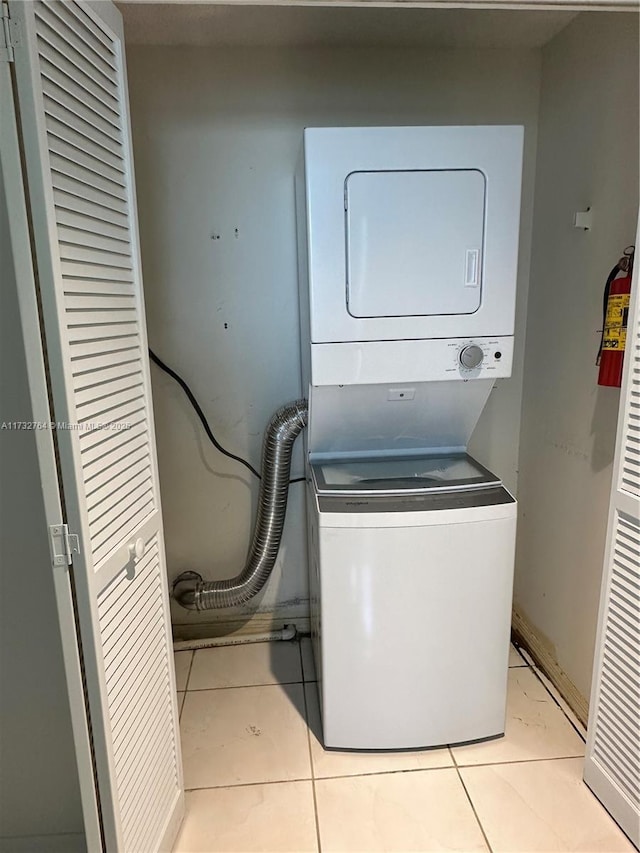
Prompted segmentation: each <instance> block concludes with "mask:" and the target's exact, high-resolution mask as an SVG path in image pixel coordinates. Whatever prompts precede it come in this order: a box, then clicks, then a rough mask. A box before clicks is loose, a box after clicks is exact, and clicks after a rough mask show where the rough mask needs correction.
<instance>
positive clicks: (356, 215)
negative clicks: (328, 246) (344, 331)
mask: <svg viewBox="0 0 640 853" xmlns="http://www.w3.org/2000/svg"><path fill="white" fill-rule="evenodd" d="M485 195H486V181H485V176H484V174H483V173H482V172H480V171H479V170H476V169H455V170H453V169H452V170H437V171H436V170H434V171H389V172H352V173H351V174H350V175H349V176H348V177H347V180H346V182H345V207H346V213H345V216H346V243H347V245H346V249H347V308H348V311H349V313H350V314H351V315H352V316H353V317H407V316H427V315H431V316H433V315H445V314H473V313H474V312H475V311H477V310H478V308H479V307H480V301H481V296H482V253H483V238H484V215H485Z"/></svg>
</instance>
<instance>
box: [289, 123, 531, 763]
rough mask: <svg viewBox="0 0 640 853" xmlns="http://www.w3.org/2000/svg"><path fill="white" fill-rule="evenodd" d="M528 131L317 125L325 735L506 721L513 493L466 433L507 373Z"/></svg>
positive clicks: (315, 351) (346, 739)
mask: <svg viewBox="0 0 640 853" xmlns="http://www.w3.org/2000/svg"><path fill="white" fill-rule="evenodd" d="M522 150H523V129H522V128H521V127H515V126H509V127H499V126H492V127H479V126H474V127H400V128H317V129H308V130H306V131H305V134H304V146H303V152H302V157H301V161H300V165H299V169H298V173H297V176H296V196H297V211H298V226H299V228H298V230H299V238H298V239H299V253H298V254H299V267H300V270H299V272H300V290H301V296H300V312H301V327H302V336H301V339H302V363H303V387H304V388H305V389H308V395H309V427H308V434H307V438H306V447H305V453H306V455H307V459H308V495H307V516H308V543H309V566H310V594H311V624H312V639H313V649H314V656H315V662H316V668H317V674H318V685H319V691H320V704H321V716H322V727H323V738H324V744H325V746H326V747H327V748H340V749H366V750H375V749H392V750H398V749H411V748H423V747H430V746H437V745H442V744H447V743H461V742H465V741H472V740H478V739H482V738H489V737H495V736H498V735H500V734H502V733H503V732H504V724H505V706H506V686H507V673H508V654H509V633H510V617H511V595H512V584H513V563H514V544H515V530H516V502H515V500H514V498H513V497H512V495H511V494H509V492H508V491H507V490H506V489H505V488H504V486H503V485H502V483H501V481H500V478H499V477H497V476H496V475H494V474H492V473H491V472H490V471H488V470H487V469H486V468H485V467H483V466H482V465H480V464H479V463H478V462H476V461H475V460H474V459H472V458H471V457H470V456H469V455H468V454H467V452H466V448H467V444H468V442H469V438H470V436H471V433H472V432H473V429H474V427H475V425H476V423H477V420H478V418H479V416H480V414H481V412H482V410H483V408H484V406H485V404H486V402H487V399H488V397H489V394H490V393H491V389H492V387H493V385H494V382H495V381H496V379H500V378H504V377H508V376H509V375H510V374H511V366H512V355H513V332H514V308H515V296H516V269H517V257H518V232H519V219H520V186H521V175H522Z"/></svg>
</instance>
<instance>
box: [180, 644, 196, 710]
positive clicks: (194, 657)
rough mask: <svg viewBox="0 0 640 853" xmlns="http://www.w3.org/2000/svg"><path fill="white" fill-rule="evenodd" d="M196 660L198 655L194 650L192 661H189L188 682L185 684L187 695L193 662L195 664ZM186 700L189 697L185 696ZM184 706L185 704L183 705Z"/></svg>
mask: <svg viewBox="0 0 640 853" xmlns="http://www.w3.org/2000/svg"><path fill="white" fill-rule="evenodd" d="M195 659H196V653H195V650H194V651H192V652H191V660H190V661H189V670H188V672H187V680H186V681H185V683H184V692H185V693H186V692H187V690H188V689H189V679H190V678H191V670H192V669H193V662H194V660H195ZM184 698H185V699H186V698H187V697H186V696H185V697H184ZM183 704H184V703H183Z"/></svg>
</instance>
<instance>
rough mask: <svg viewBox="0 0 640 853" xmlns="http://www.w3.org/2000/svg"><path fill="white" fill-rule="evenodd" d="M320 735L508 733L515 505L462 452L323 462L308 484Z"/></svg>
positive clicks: (342, 741)
mask: <svg viewBox="0 0 640 853" xmlns="http://www.w3.org/2000/svg"><path fill="white" fill-rule="evenodd" d="M308 516H309V518H308V523H309V524H308V529H309V556H310V580H311V602H312V606H311V619H312V634H313V643H314V656H315V660H316V666H317V674H318V684H319V691H320V702H321V711H322V727H323V738H324V744H325V746H326V747H328V748H339V749H365V750H376V749H390V750H399V749H412V748H421V747H432V746H439V745H442V744H450V743H461V742H465V741H472V740H477V739H481V738H489V737H494V736H497V735H501V734H503V732H504V724H505V706H506V686H507V673H508V655H509V634H510V624H511V595H512V578H513V558H514V547H515V530H516V502H515V500H514V499H513V497H512V496H511V495H510V494H509V492H508V491H507V490H506V489H505V488H504V487H503V486H502V484H501V482H500V480H499V479H498V478H496V477H495V476H494V475H493V474H491V473H490V472H489V471H488V470H487V469H486V468H483V467H482V466H481V465H479V464H478V463H477V462H476V461H475V460H473V459H472V458H471V457H469V456H468V455H466V454H464V453H463V454H453V455H446V456H442V455H435V456H433V455H427V456H419V457H407V456H399V457H376V458H373V459H362V458H359V459H355V460H345V459H337V460H322V461H315V462H312V464H311V478H310V483H309V493H308Z"/></svg>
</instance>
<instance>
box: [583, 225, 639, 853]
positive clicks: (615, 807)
mask: <svg viewBox="0 0 640 853" xmlns="http://www.w3.org/2000/svg"><path fill="white" fill-rule="evenodd" d="M638 240H640V229H639V233H638V236H637V237H636V246H639V245H640V244H639V243H638ZM639 267H640V264H636V267H635V271H634V276H633V279H634V280H633V289H632V296H631V305H630V309H629V323H628V329H627V345H626V352H625V365H624V376H623V380H622V393H621V400H620V414H619V423H618V436H617V443H616V455H615V461H614V475H613V483H612V490H611V506H610V510H609V528H608V533H607V546H606V551H605V566H604V573H603V583H602V593H601V598H600V615H599V624H598V637H597V640H596V652H595V660H594V672H593V687H592V690H591V702H590V706H589V731H588V737H587V755H586V761H585V769H584V779H585V782H586V783H587V784H588V785H589V787H590V788H591V789H592V790H593V792H594V793H595V794H596V796H597V797H598V798H599V799H600V800H601V801H602V803H603V804H604V805H605V806H606V808H607V809H608V810H609V812H611V814H612V815H613V816H614V818H615V819H616V820H617V821H618V823H619V824H620V826H621V827H622V828H623V829H624V830H625V832H626V833H627V835H628V836H629V837H630V838H631V840H632V841H633V842H634V843H635V844H636V846H639V847H640V294H639V293H638V270H639Z"/></svg>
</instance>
